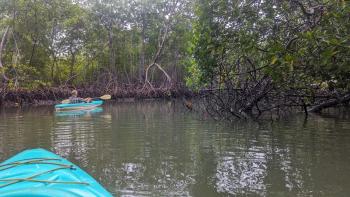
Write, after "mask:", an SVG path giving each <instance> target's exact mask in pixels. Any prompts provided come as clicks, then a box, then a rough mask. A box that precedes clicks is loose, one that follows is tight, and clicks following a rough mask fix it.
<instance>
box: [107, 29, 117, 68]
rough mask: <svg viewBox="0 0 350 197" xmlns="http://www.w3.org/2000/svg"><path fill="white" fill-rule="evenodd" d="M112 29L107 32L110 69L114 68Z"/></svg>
mask: <svg viewBox="0 0 350 197" xmlns="http://www.w3.org/2000/svg"><path fill="white" fill-rule="evenodd" d="M112 31H113V29H112V27H111V28H110V30H109V32H108V47H109V66H110V69H113V70H114V69H115V50H114V46H113V32H112Z"/></svg>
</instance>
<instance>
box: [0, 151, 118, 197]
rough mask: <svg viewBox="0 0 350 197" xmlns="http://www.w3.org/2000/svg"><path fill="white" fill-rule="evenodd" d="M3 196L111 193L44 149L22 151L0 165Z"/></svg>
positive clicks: (75, 196) (92, 196) (88, 196)
mask: <svg viewBox="0 0 350 197" xmlns="http://www.w3.org/2000/svg"><path fill="white" fill-rule="evenodd" d="M0 194H1V196H2V197H15V196H16V197H22V196H23V197H24V196H26V197H34V196H36V197H49V196H67V197H95V196H106V197H110V196H112V195H111V194H110V193H109V192H108V191H107V190H106V189H104V188H103V187H102V186H101V185H100V184H99V183H98V182H97V181H96V180H94V179H93V178H92V177H91V176H90V175H89V174H87V173H86V172H85V171H83V170H82V169H80V168H79V167H78V166H76V165H74V164H73V163H71V162H69V161H68V160H66V159H64V158H62V157H60V156H58V155H56V154H54V153H52V152H49V151H47V150H44V149H32V150H26V151H23V152H21V153H19V154H17V155H15V156H13V157H11V158H10V159H8V160H6V161H4V162H3V163H1V164H0Z"/></svg>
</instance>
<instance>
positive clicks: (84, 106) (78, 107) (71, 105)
mask: <svg viewBox="0 0 350 197" xmlns="http://www.w3.org/2000/svg"><path fill="white" fill-rule="evenodd" d="M102 104H103V101H102V100H94V101H91V102H90V103H65V104H58V105H55V109H56V110H84V109H92V108H95V107H98V106H100V105H102Z"/></svg>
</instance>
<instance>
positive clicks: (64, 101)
mask: <svg viewBox="0 0 350 197" xmlns="http://www.w3.org/2000/svg"><path fill="white" fill-rule="evenodd" d="M61 103H62V104H68V103H70V101H69V99H66V100H63V101H62V102H61Z"/></svg>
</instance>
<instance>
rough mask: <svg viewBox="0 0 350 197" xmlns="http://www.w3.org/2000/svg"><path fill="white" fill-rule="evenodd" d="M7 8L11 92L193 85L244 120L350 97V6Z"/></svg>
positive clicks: (69, 1) (220, 2)
mask: <svg viewBox="0 0 350 197" xmlns="http://www.w3.org/2000/svg"><path fill="white" fill-rule="evenodd" d="M0 7H1V12H0V32H1V34H0V35H1V36H2V38H3V39H2V40H3V41H4V42H2V45H1V47H0V52H2V54H1V53H0V57H1V58H0V60H1V61H0V63H1V64H0V72H1V75H2V78H3V79H4V83H3V85H2V86H3V87H4V86H6V87H7V88H10V89H11V88H18V87H22V88H23V87H25V88H30V89H38V88H41V87H57V86H71V85H73V86H82V85H84V86H88V85H91V84H93V85H97V86H100V87H107V88H112V89H113V88H116V87H118V86H119V85H120V84H139V87H141V88H142V89H145V88H146V89H147V88H151V89H154V87H155V86H157V87H167V88H169V87H172V86H173V85H174V84H179V83H180V84H182V83H186V85H187V86H188V87H190V88H192V89H194V90H196V91H200V90H202V91H203V90H204V91H205V92H208V91H209V92H210V97H211V98H217V99H214V101H215V102H214V103H215V104H214V105H210V106H212V109H217V110H214V111H226V112H227V113H228V114H231V115H232V114H233V116H238V117H241V116H244V117H245V116H246V115H247V114H252V113H254V112H258V114H261V113H263V112H264V111H271V109H276V108H278V109H279V110H280V107H281V106H282V105H285V106H303V107H304V108H305V109H306V107H313V105H316V104H322V103H323V100H319V99H318V98H321V97H322V98H327V99H338V101H337V102H338V103H343V102H347V101H348V99H347V97H346V96H347V95H348V94H349V90H350V64H349V63H350V60H349V58H350V54H349V53H350V50H349V49H350V37H349V35H350V34H349V33H350V32H349V31H350V21H349V20H350V17H349V14H350V3H349V2H348V1H344V0H337V1H320V0H310V1H307V2H305V1H301V0H281V1H280V0H278V1H277V0H273V1H265V0H248V1H243V0H238V1H230V0H196V1H194V2H192V1H188V0H172V1H165V0H132V1H123V0H99V1H97V0H87V1H86V0H84V1H83V0H52V1H43V0H30V1H27V0H12V1H9V0H1V1H0ZM212 94H214V95H212ZM290 95H293V97H295V98H296V99H290ZM320 96H321V97H320ZM317 99H318V100H317ZM339 99H340V100H339ZM209 100H210V99H209ZM261 102H262V103H263V104H261ZM219 103H220V104H219ZM271 103H273V104H271ZM221 116H222V115H221Z"/></svg>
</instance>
